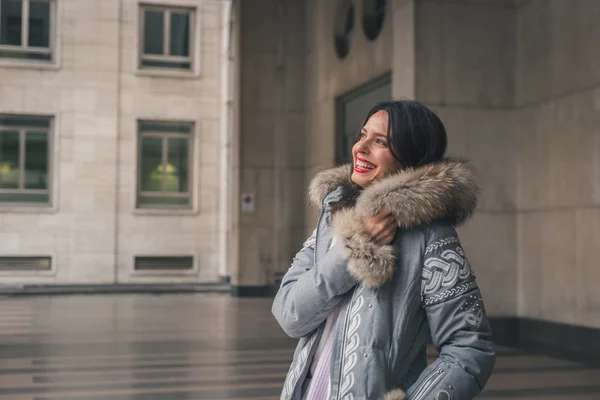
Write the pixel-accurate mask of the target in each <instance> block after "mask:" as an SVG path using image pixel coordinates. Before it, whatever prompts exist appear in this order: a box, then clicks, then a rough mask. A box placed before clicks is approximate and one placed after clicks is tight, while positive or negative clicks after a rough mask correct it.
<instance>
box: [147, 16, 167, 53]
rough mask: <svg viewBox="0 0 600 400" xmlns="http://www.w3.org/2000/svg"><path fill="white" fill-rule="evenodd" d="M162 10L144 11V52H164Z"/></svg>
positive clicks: (163, 19) (163, 18)
mask: <svg viewBox="0 0 600 400" xmlns="http://www.w3.org/2000/svg"><path fill="white" fill-rule="evenodd" d="M164 32H165V17H164V12H162V11H154V10H145V11H144V54H153V55H162V54H164V43H165V41H164Z"/></svg>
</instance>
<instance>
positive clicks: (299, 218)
mask: <svg viewBox="0 0 600 400" xmlns="http://www.w3.org/2000/svg"><path fill="white" fill-rule="evenodd" d="M237 6H239V7H240V8H239V13H240V19H239V21H240V32H239V34H240V36H239V41H240V42H239V57H240V58H239V60H240V61H239V62H240V65H241V66H242V68H241V71H240V83H239V85H240V86H239V90H240V100H239V101H240V104H239V129H240V131H239V136H240V137H239V143H238V144H239V154H238V157H239V160H238V162H239V172H238V173H239V180H240V188H239V194H240V195H241V194H244V193H251V194H253V195H254V196H255V209H254V211H253V212H250V213H241V214H240V215H239V222H238V226H236V227H234V231H233V232H234V235H233V237H234V240H236V241H237V245H238V249H239V250H238V251H239V255H238V258H239V261H238V262H237V263H234V264H233V265H232V267H233V271H232V276H231V280H232V284H233V285H235V286H266V285H269V284H271V283H272V282H273V281H274V279H275V274H276V273H278V272H280V271H285V270H287V268H288V266H289V263H290V261H291V259H292V256H293V254H294V253H295V251H296V248H297V247H298V245H299V244H300V243H301V242H299V241H298V237H299V234H298V232H301V231H303V229H304V205H303V191H304V187H305V176H304V171H305V160H304V157H305V153H306V151H307V150H306V149H307V147H306V136H305V126H306V125H305V124H306V101H305V99H306V97H305V96H306V94H305V93H306V79H305V68H306V62H307V60H306V38H305V17H304V15H305V13H306V8H305V7H306V4H305V2H303V1H297V0H284V1H281V2H279V1H276V0H268V1H267V0H265V1H261V2H260V7H256V3H252V2H245V1H240V2H238V3H237ZM234 201H235V205H236V207H239V206H240V201H239V198H237V199H234Z"/></svg>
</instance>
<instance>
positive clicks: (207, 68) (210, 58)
mask: <svg viewBox="0 0 600 400" xmlns="http://www.w3.org/2000/svg"><path fill="white" fill-rule="evenodd" d="M221 68H222V67H221V59H220V56H219V55H218V54H217V53H202V55H201V57H200V76H201V79H208V80H211V81H215V82H217V81H218V79H219V77H220V75H221ZM212 93H213V97H217V96H218V94H217V93H218V92H216V91H213V92H212Z"/></svg>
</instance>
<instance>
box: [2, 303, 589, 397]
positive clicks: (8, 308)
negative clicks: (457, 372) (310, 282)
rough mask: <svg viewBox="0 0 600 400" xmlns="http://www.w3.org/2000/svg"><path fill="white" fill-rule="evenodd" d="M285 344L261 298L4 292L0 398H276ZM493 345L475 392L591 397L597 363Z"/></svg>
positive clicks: (289, 343) (287, 353) (288, 346)
mask: <svg viewBox="0 0 600 400" xmlns="http://www.w3.org/2000/svg"><path fill="white" fill-rule="evenodd" d="M294 345H295V341H294V340H292V339H289V338H287V337H285V335H284V334H283V333H282V332H281V330H280V329H279V327H278V326H277V323H276V322H275V321H274V319H273V318H272V317H271V313H270V301H269V300H265V299H257V300H248V299H243V300H241V299H234V298H231V297H229V296H227V295H219V294H212V295H211V294H200V295H193V294H182V295H164V296H151V295H108V296H64V297H63V296H58V297H8V298H2V299H1V300H0V400H7V399H10V400H58V399H78V400H92V399H93V400H100V399H102V400H138V399H140V400H141V399H143V400H159V399H160V400H167V399H169V400H184V399H185V400H191V399H194V400H196V399H246V400H250V399H252V400H267V399H278V398H279V392H280V388H281V385H282V383H283V379H284V377H285V373H286V371H287V368H288V365H289V362H290V359H291V356H292V350H293V347H294ZM498 350H499V353H500V357H499V359H498V362H497V366H496V370H495V373H494V375H493V377H492V379H491V381H490V382H489V384H488V387H487V390H486V391H485V393H483V394H482V395H481V396H479V398H480V399H518V400H526V399H531V400H534V399H554V400H563V399H587V400H590V399H600V370H590V369H586V368H584V367H583V366H582V365H579V364H576V363H573V362H569V361H565V360H558V359H552V358H548V357H543V356H536V355H528V354H524V353H522V352H520V351H518V350H514V349H509V348H503V347H501V348H499V349H498ZM430 357H434V354H433V353H431V354H430Z"/></svg>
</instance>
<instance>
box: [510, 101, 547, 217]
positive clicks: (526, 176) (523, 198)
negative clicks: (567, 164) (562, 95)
mask: <svg viewBox="0 0 600 400" xmlns="http://www.w3.org/2000/svg"><path fill="white" fill-rule="evenodd" d="M553 115H554V108H553V104H550V105H546V106H542V107H535V108H527V109H524V110H520V111H518V112H517V124H516V129H517V132H518V134H517V147H516V150H517V151H518V159H519V162H518V165H517V169H518V171H517V179H518V180H517V193H518V200H517V203H518V205H519V208H520V209H537V208H538V207H547V206H548V204H549V199H548V192H547V188H548V187H549V185H550V184H551V180H550V178H551V177H550V174H548V163H549V162H548V154H549V141H548V140H546V136H547V135H548V132H549V131H550V130H551V129H553V127H552V126H553V125H554V124H553Z"/></svg>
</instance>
